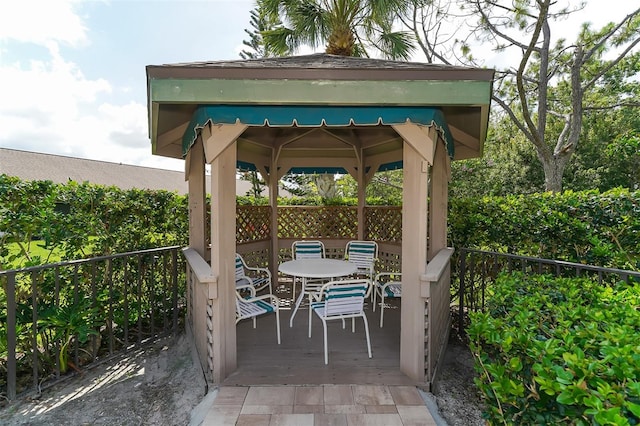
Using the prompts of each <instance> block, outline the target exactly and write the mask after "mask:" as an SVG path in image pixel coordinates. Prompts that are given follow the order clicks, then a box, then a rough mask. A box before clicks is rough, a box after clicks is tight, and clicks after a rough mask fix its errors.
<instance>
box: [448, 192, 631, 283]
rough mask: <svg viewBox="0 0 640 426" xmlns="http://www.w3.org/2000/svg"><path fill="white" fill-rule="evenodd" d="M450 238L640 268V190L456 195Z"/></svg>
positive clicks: (456, 242) (480, 246) (467, 244)
mask: <svg viewBox="0 0 640 426" xmlns="http://www.w3.org/2000/svg"><path fill="white" fill-rule="evenodd" d="M449 240H450V242H451V244H452V245H453V246H454V247H459V248H461V247H465V248H476V249H481V250H490V251H497V252H506V253H517V254H520V255H525V256H534V257H542V258H547V259H558V260H566V261H570V262H577V263H585V264H590V265H598V266H604V267H613V268H620V269H630V270H640V192H629V191H628V190H625V189H614V190H611V191H607V192H605V193H602V194H601V193H599V192H597V191H584V192H571V191H567V192H564V193H562V194H552V193H542V194H529V195H519V196H506V197H484V198H481V199H472V198H465V199H455V198H454V199H451V203H450V208H449Z"/></svg>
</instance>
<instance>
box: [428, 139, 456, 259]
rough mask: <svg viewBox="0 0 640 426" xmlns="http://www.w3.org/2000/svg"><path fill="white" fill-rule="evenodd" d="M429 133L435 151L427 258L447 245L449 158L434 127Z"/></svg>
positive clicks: (430, 257)
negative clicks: (433, 142) (432, 139)
mask: <svg viewBox="0 0 640 426" xmlns="http://www.w3.org/2000/svg"><path fill="white" fill-rule="evenodd" d="M432 129H433V133H430V135H432V137H433V138H434V140H435V141H437V142H436V152H435V157H434V161H433V168H432V173H431V197H430V205H429V215H430V219H429V243H430V244H429V251H428V253H427V256H428V259H429V260H431V259H433V257H434V256H435V255H436V254H438V252H439V251H440V250H442V249H443V248H445V247H447V203H448V200H449V197H448V188H449V174H450V172H449V169H450V167H451V160H450V159H449V155H448V153H447V148H446V146H445V144H444V141H443V140H442V139H441V138H440V139H438V135H437V133H436V130H435V128H434V127H432Z"/></svg>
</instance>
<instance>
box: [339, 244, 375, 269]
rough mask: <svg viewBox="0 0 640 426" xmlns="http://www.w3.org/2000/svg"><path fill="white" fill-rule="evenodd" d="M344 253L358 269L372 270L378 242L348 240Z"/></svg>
mask: <svg viewBox="0 0 640 426" xmlns="http://www.w3.org/2000/svg"><path fill="white" fill-rule="evenodd" d="M346 255H347V256H346V257H347V260H348V261H349V262H352V263H355V264H356V266H357V267H358V269H367V270H373V265H374V263H375V261H376V258H377V257H378V244H377V243H376V242H375V241H349V242H348V243H347V249H346Z"/></svg>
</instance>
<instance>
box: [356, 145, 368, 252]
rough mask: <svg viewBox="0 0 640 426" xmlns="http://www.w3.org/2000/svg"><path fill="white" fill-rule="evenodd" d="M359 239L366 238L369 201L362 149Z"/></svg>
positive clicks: (359, 188) (359, 184) (359, 189)
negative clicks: (367, 205) (365, 230)
mask: <svg viewBox="0 0 640 426" xmlns="http://www.w3.org/2000/svg"><path fill="white" fill-rule="evenodd" d="M357 174H358V177H357V179H356V180H357V181H358V239H359V240H364V238H365V235H364V206H365V204H366V202H367V180H366V179H365V170H364V157H363V152H362V150H360V162H359V164H358V171H357Z"/></svg>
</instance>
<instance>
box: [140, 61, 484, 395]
mask: <svg viewBox="0 0 640 426" xmlns="http://www.w3.org/2000/svg"><path fill="white" fill-rule="evenodd" d="M147 75H148V80H149V97H150V99H149V105H150V129H151V130H150V132H151V140H152V144H153V147H154V152H155V153H158V154H161V155H169V156H184V157H185V159H186V175H187V178H188V180H189V188H190V189H189V209H190V230H189V235H190V244H189V246H190V247H189V249H187V250H186V251H185V255H186V258H187V261H188V277H189V278H188V281H189V282H188V285H189V293H188V294H189V300H188V310H189V315H188V316H189V318H188V319H189V321H188V323H189V324H190V329H191V331H192V332H193V335H194V339H195V341H196V345H197V347H198V352H199V357H200V359H201V363H202V365H203V368H204V369H205V371H206V372H207V375H208V377H209V379H210V380H211V381H213V382H217V383H221V382H223V381H224V380H225V379H227V378H228V377H231V376H232V375H233V373H234V371H236V369H237V366H238V359H239V356H238V347H239V344H238V342H237V330H236V326H235V321H234V317H235V309H234V308H235V302H234V300H235V299H234V298H235V286H234V278H233V275H234V272H233V264H234V262H233V259H234V253H235V252H236V251H239V252H241V251H244V252H245V253H251V256H255V258H256V259H259V258H262V259H263V262H264V263H263V264H265V265H269V267H270V268H271V271H272V274H273V276H274V277H275V276H277V274H276V273H275V272H276V270H277V265H278V264H279V262H280V261H281V256H282V251H283V250H285V249H286V248H287V247H290V241H288V240H287V238H283V235H282V232H281V231H282V229H281V226H280V224H279V221H278V218H279V217H280V209H279V207H278V205H277V182H278V180H279V178H280V177H281V176H282V175H283V174H284V173H287V172H288V171H289V170H291V169H292V168H294V167H302V168H305V169H307V170H308V169H312V170H322V169H325V170H326V169H328V168H335V167H339V168H341V169H343V170H344V171H345V172H347V173H350V174H351V175H352V176H354V177H355V178H356V180H357V182H358V186H359V196H358V206H357V207H356V209H355V218H356V222H355V223H356V225H355V226H356V227H357V229H356V231H355V232H356V235H357V239H375V238H374V237H371V236H370V235H368V234H367V233H368V232H370V231H368V230H367V229H368V228H367V226H366V224H367V223H375V222H376V219H375V218H373V219H372V213H371V212H372V211H373V210H371V209H369V208H368V207H367V206H365V197H364V188H365V186H366V184H367V182H368V181H369V180H370V179H371V177H372V176H373V174H374V173H375V172H376V171H377V170H379V169H380V167H381V166H389V165H394V164H395V165H397V166H401V167H402V169H403V171H404V185H403V206H402V211H401V224H402V232H401V245H400V246H398V245H394V244H389V243H388V242H386V241H379V244H381V246H382V245H383V244H387V248H386V250H383V249H382V247H381V253H382V254H383V256H384V257H383V258H384V259H386V260H387V261H388V264H387V265H384V266H383V268H385V267H387V266H393V265H392V264H393V263H394V262H395V267H396V268H397V267H399V270H400V271H401V272H402V274H403V297H402V302H401V303H402V307H401V309H400V332H399V349H400V356H399V368H400V371H401V372H402V373H403V374H404V375H406V376H407V377H408V378H409V379H410V380H411V381H412V382H414V383H420V384H426V385H429V384H430V383H431V382H432V381H433V380H434V377H435V372H436V370H437V364H438V359H439V357H440V354H441V353H442V352H443V350H444V347H445V346H446V335H447V333H448V327H449V307H448V303H449V258H450V255H451V251H452V250H451V249H448V248H447V247H446V216H447V182H448V179H449V167H450V161H451V160H452V159H455V158H469V157H472V156H477V155H480V153H481V150H482V142H483V140H484V137H485V135H486V124H487V120H488V110H489V100H490V91H491V80H492V77H493V71H491V70H474V69H467V68H455V67H439V66H433V65H428V64H406V63H398V62H391V61H377V60H369V59H362V58H341V57H332V56H330V55H311V56H307V57H290V58H276V59H264V60H256V61H230V62H214V63H201V64H178V65H167V66H160V67H148V68H147ZM205 163H209V164H211V177H210V178H211V199H212V202H211V214H210V217H211V219H210V221H209V220H208V219H207V214H206V213H207V212H206V211H205V206H206V204H205V193H204V188H205V185H204V180H205V173H204V168H205ZM247 163H249V164H253V165H254V166H255V167H256V168H257V169H258V170H259V171H260V172H261V173H262V174H263V176H265V177H266V180H267V182H268V185H269V189H270V197H269V198H270V205H269V206H268V207H269V209H268V210H267V214H266V216H265V218H264V220H265V221H266V222H267V223H268V224H269V225H268V226H267V228H266V230H264V227H263V226H262V224H258V225H260V226H259V228H260V229H261V230H262V231H263V232H264V235H263V236H264V238H262V239H261V240H260V241H251V242H248V243H239V242H238V239H239V238H238V235H239V233H238V232H237V229H236V227H235V226H233V224H235V223H236V217H237V209H236V205H235V171H236V167H237V166H238V165H239V164H247ZM252 225H253V226H254V228H256V224H252ZM369 229H371V228H369ZM208 230H210V233H209V232H208ZM209 234H210V236H211V237H210V241H209V239H208V235H209ZM294 237H295V238H301V237H303V235H295V236H294ZM209 244H210V246H209ZM335 245H336V249H337V248H339V247H343V246H344V245H343V242H342V241H338V242H336V243H335ZM209 247H210V250H209ZM385 322H386V320H385ZM387 327H389V328H390V323H389V325H387V324H385V328H387ZM372 328H373V327H372ZM262 329H263V328H262V327H261V330H262ZM243 343H244V342H243ZM374 357H375V354H374ZM326 380H329V379H326Z"/></svg>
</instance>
